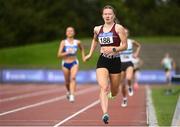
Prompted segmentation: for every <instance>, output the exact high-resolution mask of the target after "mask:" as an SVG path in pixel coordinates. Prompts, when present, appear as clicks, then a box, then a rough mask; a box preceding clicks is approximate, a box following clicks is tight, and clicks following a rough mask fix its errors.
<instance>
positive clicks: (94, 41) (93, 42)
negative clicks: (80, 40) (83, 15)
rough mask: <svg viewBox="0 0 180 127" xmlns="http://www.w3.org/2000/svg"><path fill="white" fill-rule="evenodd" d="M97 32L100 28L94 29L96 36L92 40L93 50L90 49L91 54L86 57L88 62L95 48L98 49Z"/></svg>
mask: <svg viewBox="0 0 180 127" xmlns="http://www.w3.org/2000/svg"><path fill="white" fill-rule="evenodd" d="M97 31H98V27H94V36H93V39H92V43H91V48H90V51H89V54H88V55H87V56H86V57H85V60H88V59H90V58H91V56H92V54H93V52H94V50H95V48H96V47H97V43H98V40H97Z"/></svg>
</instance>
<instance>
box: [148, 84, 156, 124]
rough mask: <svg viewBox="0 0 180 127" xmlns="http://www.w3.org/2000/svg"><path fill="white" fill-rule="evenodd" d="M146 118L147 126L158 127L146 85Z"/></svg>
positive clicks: (149, 90)
mask: <svg viewBox="0 0 180 127" xmlns="http://www.w3.org/2000/svg"><path fill="white" fill-rule="evenodd" d="M146 117H147V125H148V126H150V127H151V126H153V127H154V126H158V121H157V117H156V111H155V108H154V103H153V100H152V94H151V89H150V88H149V86H148V85H146Z"/></svg>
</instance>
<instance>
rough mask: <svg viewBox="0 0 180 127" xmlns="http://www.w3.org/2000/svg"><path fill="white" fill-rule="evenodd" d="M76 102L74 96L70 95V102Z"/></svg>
mask: <svg viewBox="0 0 180 127" xmlns="http://www.w3.org/2000/svg"><path fill="white" fill-rule="evenodd" d="M74 101H75V98H74V95H72V94H70V95H69V102H74Z"/></svg>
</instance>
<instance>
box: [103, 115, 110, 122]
mask: <svg viewBox="0 0 180 127" xmlns="http://www.w3.org/2000/svg"><path fill="white" fill-rule="evenodd" d="M102 121H103V122H104V123H105V124H108V123H109V115H108V114H107V113H105V114H104V115H103V116H102Z"/></svg>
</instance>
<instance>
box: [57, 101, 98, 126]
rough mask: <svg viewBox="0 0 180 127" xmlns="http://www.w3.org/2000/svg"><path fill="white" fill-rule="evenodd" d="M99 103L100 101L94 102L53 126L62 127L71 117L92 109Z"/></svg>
mask: <svg viewBox="0 0 180 127" xmlns="http://www.w3.org/2000/svg"><path fill="white" fill-rule="evenodd" d="M99 103H100V100H96V101H94V102H93V103H91V104H90V105H88V106H86V107H84V108H83V109H81V110H79V111H78V112H76V113H74V114H72V115H71V116H69V117H67V118H65V119H64V120H62V121H61V122H59V123H57V124H56V125H54V127H58V126H60V125H62V124H63V123H65V122H67V121H68V120H70V119H72V118H73V117H75V116H77V115H79V114H80V113H82V112H84V111H86V110H88V109H89V108H92V107H94V106H95V105H97V104H99Z"/></svg>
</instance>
